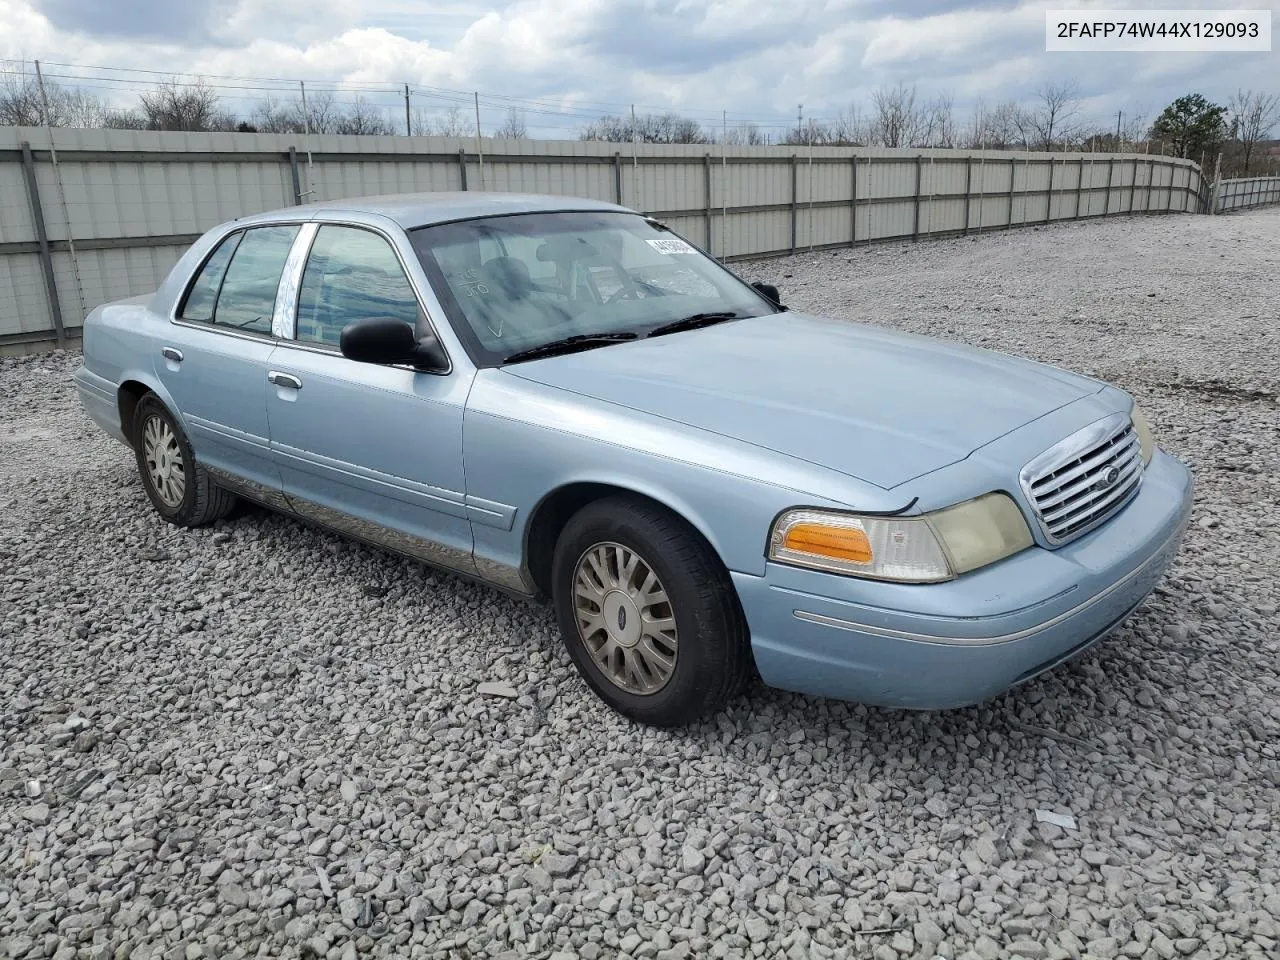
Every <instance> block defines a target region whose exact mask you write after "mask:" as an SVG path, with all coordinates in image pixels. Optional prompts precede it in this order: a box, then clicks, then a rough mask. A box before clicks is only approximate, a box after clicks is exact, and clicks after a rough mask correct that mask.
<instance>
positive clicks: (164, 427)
mask: <svg viewBox="0 0 1280 960" xmlns="http://www.w3.org/2000/svg"><path fill="white" fill-rule="evenodd" d="M142 456H143V458H144V459H145V460H146V462H147V473H148V474H149V475H150V478H151V486H152V488H153V489H154V490H155V492H156V495H157V496H158V497H159V498H160V499H161V501H162V502H163V503H164V505H165V506H167V507H176V506H178V505H179V504H181V503H182V495H183V494H184V493H186V491H187V473H186V470H185V469H184V465H183V462H182V448H181V447H180V446H178V438H177V436H175V435H174V432H173V430H172V428H170V426H169V424H168V423H167V422H166V421H165V420H164V418H162V417H158V416H152V417H148V418H147V422H146V423H145V424H144V425H143V428H142Z"/></svg>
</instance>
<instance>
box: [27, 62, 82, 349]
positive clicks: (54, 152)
mask: <svg viewBox="0 0 1280 960" xmlns="http://www.w3.org/2000/svg"><path fill="white" fill-rule="evenodd" d="M36 86H38V87H39V88H40V106H41V112H42V113H43V114H44V128H45V130H46V131H47V132H48V134H49V162H50V163H51V164H52V165H53V182H54V183H55V184H56V185H57V187H58V204H59V205H60V206H61V207H62V217H63V219H64V220H65V221H66V224H67V252H68V253H70V254H71V273H72V276H73V277H74V278H75V281H76V297H77V298H78V299H79V301H80V315H81V316H82V317H83V316H84V315H85V312H86V311H85V304H84V287H83V286H82V285H81V283H80V258H79V257H77V256H76V242H75V240H74V239H73V238H72V236H71V234H72V233H73V232H74V231H73V230H72V228H71V211H70V210H69V209H68V208H67V192H66V190H64V189H63V186H62V169H61V168H60V167H59V166H58V148H57V147H56V146H55V145H54V143H53V116H52V115H51V113H50V111H49V94H48V92H47V91H46V90H45V87H44V74H43V73H41V72H40V61H39V60H37V61H36ZM32 176H33V177H34V176H35V174H34V173H33V174H32ZM32 182H34V180H33V181H32ZM51 307H52V309H53V310H54V311H55V315H56V311H57V310H58V309H59V307H58V305H57V304H51ZM57 338H58V346H59V347H61V346H63V345H64V344H65V343H66V339H65V338H66V334H65V332H64V331H63V328H62V325H61V324H59V325H58V328H57Z"/></svg>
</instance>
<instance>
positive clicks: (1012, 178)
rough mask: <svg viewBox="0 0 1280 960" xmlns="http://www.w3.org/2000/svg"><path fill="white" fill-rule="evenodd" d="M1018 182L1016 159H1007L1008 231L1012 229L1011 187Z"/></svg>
mask: <svg viewBox="0 0 1280 960" xmlns="http://www.w3.org/2000/svg"><path fill="white" fill-rule="evenodd" d="M1017 182H1018V158H1017V157H1010V158H1009V223H1008V226H1009V228H1010V229H1013V186H1014V184H1015V183H1017Z"/></svg>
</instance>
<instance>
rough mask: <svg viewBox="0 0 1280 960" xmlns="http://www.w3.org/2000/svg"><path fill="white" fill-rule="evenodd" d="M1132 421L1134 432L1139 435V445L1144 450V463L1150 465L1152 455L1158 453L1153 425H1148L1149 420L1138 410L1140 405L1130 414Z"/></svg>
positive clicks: (1135, 406)
mask: <svg viewBox="0 0 1280 960" xmlns="http://www.w3.org/2000/svg"><path fill="white" fill-rule="evenodd" d="M1129 417H1130V419H1132V420H1133V432H1134V433H1136V434H1137V435H1138V444H1139V445H1140V446H1141V448H1142V462H1143V464H1144V465H1145V464H1148V463H1150V462H1151V455H1152V454H1153V453H1155V451H1156V439H1155V437H1153V436H1152V435H1151V424H1149V423H1147V418H1146V417H1145V416H1144V415H1143V413H1142V411H1141V410H1139V409H1138V405H1137V404H1136V403H1135V404H1134V405H1133V410H1131V411H1130V412H1129Z"/></svg>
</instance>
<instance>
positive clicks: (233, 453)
mask: <svg viewBox="0 0 1280 960" xmlns="http://www.w3.org/2000/svg"><path fill="white" fill-rule="evenodd" d="M75 382H76V385H77V387H78V389H79V395H80V397H81V400H82V401H83V404H84V407H85V409H86V410H87V411H88V412H89V414H90V415H91V416H92V417H93V419H94V420H96V421H97V422H98V423H99V424H100V425H101V426H102V428H103V429H104V430H106V431H107V432H108V433H110V434H111V435H112V436H114V437H116V438H117V439H119V440H121V441H123V442H124V443H126V444H128V445H129V446H131V447H132V448H133V450H134V451H135V453H136V456H137V461H138V470H139V473H140V474H141V477H142V482H143V485H144V486H145V488H146V491H147V494H148V496H149V497H150V499H151V502H152V503H153V504H154V506H155V509H156V511H157V512H158V513H159V514H160V516H161V517H163V518H164V519H165V520H167V521H169V522H170V523H174V524H178V525H181V526H197V525H200V524H207V523H210V522H212V521H215V520H217V519H219V518H221V517H223V516H225V515H226V514H227V513H228V511H229V510H230V509H231V508H232V506H233V505H234V503H235V500H236V498H237V497H244V498H247V499H250V500H253V501H256V502H258V503H261V504H265V505H266V506H269V507H273V508H275V509H277V510H280V511H283V512H285V513H288V514H290V515H296V516H298V517H301V518H303V519H306V520H310V521H313V522H316V523H319V524H322V525H324V526H326V527H328V528H331V529H333V530H337V531H340V532H342V533H345V534H348V535H350V536H353V537H357V538H360V539H362V540H365V541H368V542H370V543H373V544H377V545H379V546H382V547H385V548H387V549H390V550H393V551H395V552H397V553H399V554H403V555H405V556H408V557H412V558H416V559H419V560H423V561H426V562H428V563H431V564H435V565H438V566H442V567H446V568H448V569H450V570H453V571H456V572H458V573H461V574H464V575H467V576H470V577H475V578H478V579H480V580H483V581H485V582H487V583H490V584H493V585H494V586H497V587H500V588H502V589H505V590H507V591H510V592H512V593H515V594H518V595H520V596H524V597H531V598H532V597H549V598H550V600H551V601H552V602H553V603H554V606H555V612H556V616H557V618H558V620H559V624H560V628H561V631H562V633H563V636H564V642H565V645H566V646H567V648H568V651H569V654H570V655H571V657H572V658H573V661H574V663H575V664H576V665H577V667H578V669H579V670H580V671H581V673H582V676H583V678H584V679H585V680H586V682H587V683H588V684H589V685H590V686H591V687H592V689H593V690H595V691H596V693H597V694H599V695H600V697H601V698H603V699H604V700H605V701H606V702H608V703H609V704H610V705H611V706H612V707H614V708H615V709H616V710H618V711H620V712H621V713H623V714H625V715H627V716H629V717H632V718H634V719H636V720H639V721H642V722H645V723H653V724H661V725H672V724H681V723H685V722H688V721H690V720H692V719H694V718H696V717H699V716H701V715H704V714H707V713H708V712H710V711H714V710H717V709H718V708H720V707H721V706H722V705H723V704H724V703H725V702H726V700H728V699H729V698H730V697H732V696H733V695H734V694H735V693H737V692H738V691H740V690H741V689H742V688H743V687H744V684H745V682H746V681H747V680H748V678H749V677H750V676H751V674H752V672H753V670H755V671H758V672H759V674H760V676H761V677H762V678H763V679H764V681H765V682H766V683H769V684H772V685H774V686H778V687H783V688H786V689H789V690H797V691H802V692H805V693H813V694H821V695H825V696H831V697H840V698H844V699H849V700H857V701H862V702H864V703H869V704H879V705H885V706H893V707H907V708H923V709H932V708H945V707H956V706H962V705H966V704H972V703H975V702H978V701H981V700H984V699H986V698H989V697H992V696H994V695H996V694H998V693H1000V692H1002V691H1004V690H1006V689H1008V688H1009V687H1011V686H1012V685H1014V684H1017V683H1020V682H1022V681H1024V680H1027V679H1029V678H1031V677H1034V676H1036V675H1037V674H1039V673H1041V672H1042V671H1044V670H1047V669H1049V668H1050V667H1052V666H1054V665H1055V664H1057V663H1060V662H1061V661H1063V660H1065V659H1066V658H1068V657H1070V656H1072V655H1073V654H1076V653H1078V652H1079V651H1081V650H1083V649H1084V648H1086V647H1088V646H1089V645H1090V644H1092V643H1094V642H1095V641H1096V640H1098V639H1099V638H1100V637H1102V636H1104V635H1105V634H1106V633H1108V632H1109V631H1111V630H1112V629H1113V628H1114V627H1115V626H1116V625H1117V624H1119V623H1120V622H1121V621H1122V620H1123V619H1124V618H1125V617H1126V616H1128V614H1129V613H1131V612H1132V611H1133V610H1134V609H1135V608H1136V607H1137V606H1138V605H1139V604H1141V603H1142V601H1143V599H1144V598H1145V597H1146V596H1147V595H1148V593H1150V591H1151V590H1152V588H1153V587H1154V586H1155V584H1156V582H1157V581H1158V580H1159V579H1160V577H1161V576H1162V575H1163V573H1164V571H1165V570H1166V568H1167V567H1168V566H1169V563H1170V561H1171V560H1172V559H1173V556H1174V554H1175V552H1176V550H1177V548H1178V544H1179V542H1180V539H1181V537H1182V533H1183V530H1184V528H1185V525H1186V521H1187V516H1188V513H1189V511H1190V507H1191V499H1192V478H1191V475H1190V473H1189V472H1188V470H1187V469H1186V467H1185V466H1183V465H1182V463H1180V462H1179V461H1178V460H1176V459H1174V458H1173V457H1171V456H1169V455H1167V454H1165V453H1164V452H1162V451H1161V450H1159V449H1157V448H1156V446H1155V444H1154V442H1153V440H1152V436H1151V431H1150V429H1149V427H1148V425H1147V422H1146V421H1145V420H1144V418H1143V416H1142V414H1141V413H1140V412H1139V411H1138V409H1137V407H1136V406H1135V405H1134V403H1133V400H1132V398H1131V397H1129V396H1128V395H1127V394H1126V393H1124V392H1123V391H1121V390H1118V389H1116V388H1115V387H1111V386H1108V385H1107V384H1105V383H1101V382H1099V381H1097V380H1091V379H1088V378H1085V377H1081V376H1078V375H1075V374H1071V373H1066V372H1064V371H1061V370H1057V369H1054V368H1052V367H1048V366H1044V365H1041V364H1036V363H1032V362H1030V361H1027V360H1021V359H1017V358H1014V357H1009V356H1004V355H1001V354H997V353H992V352H988V351H983V350H976V349H971V348H967V347H963V346H957V345H954V344H949V343H942V342H939V341H935V340H930V339H925V338H921V337H913V336H907V335H904V334H900V333H894V332H890V331H888V330H882V329H877V328H873V327H865V326H857V325H854V324H850V323H847V322H840V321H837V320H830V319H823V318H821V317H815V316H807V315H804V314H801V313H798V312H794V311H790V310H787V309H786V308H785V307H783V306H781V304H780V298H779V296H778V292H777V290H776V289H775V288H773V287H771V286H769V285H765V284H758V285H750V284H747V283H745V282H743V281H742V280H740V279H739V278H737V277H736V276H735V275H734V274H732V273H730V272H729V271H728V270H726V269H725V268H724V267H723V266H721V265H720V264H719V263H717V262H716V261H715V260H713V259H712V258H710V257H709V256H707V255H706V254H704V253H703V252H701V251H700V250H698V249H697V248H695V247H694V246H692V245H691V244H689V243H687V242H685V241H684V240H682V239H681V238H679V237H678V236H676V235H675V234H673V233H672V232H671V231H670V230H669V229H667V228H666V227H665V226H664V225H663V224H661V223H659V222H657V221H656V220H653V219H650V218H647V217H644V216H641V215H639V214H637V213H635V212H633V211H630V210H626V209H624V208H622V207H617V206H614V205H612V204H607V203H599V202H596V201H590V200H573V199H565V198H562V197H536V196H518V195H514V194H482V193H480V194H477V193H461V194H425V195H418V196H398V197H380V198H372V199H361V200H351V201H343V202H335V203H328V204H316V205H310V206H300V207H294V208H290V209H287V210H279V211H275V212H272V213H266V214H261V215H258V216H253V217H245V218H242V219H239V220H236V221H234V222H231V223H226V224H223V225H222V226H219V227H216V228H214V229H213V230H210V231H209V232H208V233H207V234H205V235H204V237H202V238H201V239H200V240H199V241H198V242H197V243H196V244H195V245H194V246H193V247H192V248H191V249H190V250H189V251H188V252H187V253H186V255H185V256H183V258H182V259H181V261H179V263H178V264H177V266H176V267H175V268H174V269H173V271H172V273H171V274H170V275H169V277H168V279H167V280H166V281H165V283H164V285H163V286H162V287H161V288H160V290H158V291H157V292H156V293H155V294H154V295H153V296H146V297H139V298H136V299H134V300H129V301H124V302H121V303H115V304H109V305H106V306H102V307H99V308H97V309H96V310H94V311H93V312H92V313H91V314H90V315H89V317H88V318H87V319H86V321H85V325H84V364H83V366H82V367H80V369H79V370H77V371H76V374H75ZM432 654H433V655H435V656H443V657H447V656H448V651H445V650H440V651H432Z"/></svg>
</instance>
